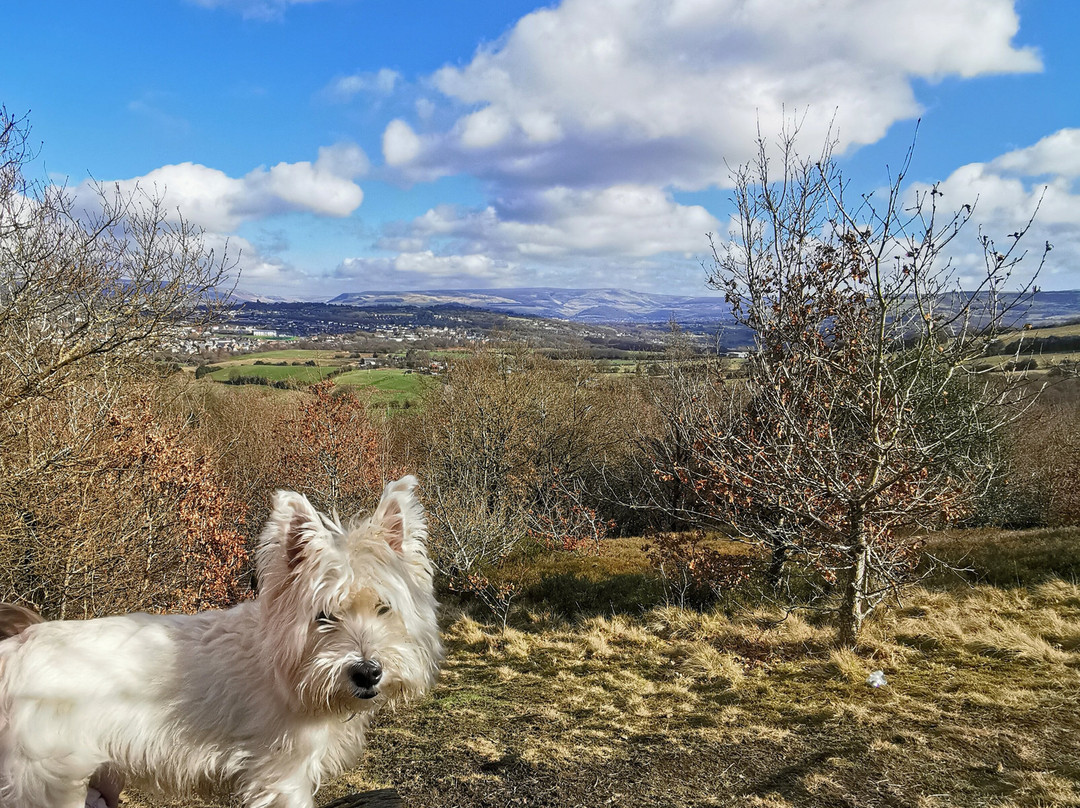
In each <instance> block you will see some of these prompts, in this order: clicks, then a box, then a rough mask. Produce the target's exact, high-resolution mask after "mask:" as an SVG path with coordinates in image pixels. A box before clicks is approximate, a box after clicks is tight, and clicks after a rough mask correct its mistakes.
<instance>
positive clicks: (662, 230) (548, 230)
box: [409, 185, 720, 261]
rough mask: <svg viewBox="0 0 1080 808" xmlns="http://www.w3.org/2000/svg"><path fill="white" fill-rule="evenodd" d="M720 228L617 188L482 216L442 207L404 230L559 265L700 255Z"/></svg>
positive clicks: (659, 196) (557, 191)
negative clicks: (597, 259) (591, 258)
mask: <svg viewBox="0 0 1080 808" xmlns="http://www.w3.org/2000/svg"><path fill="white" fill-rule="evenodd" d="M719 227H720V223H719V222H718V221H717V220H716V219H715V218H714V217H713V216H712V214H710V213H709V212H708V211H707V210H705V208H703V207H701V206H699V205H680V204H678V203H676V202H675V201H674V200H673V199H672V197H671V195H670V194H669V193H667V192H665V191H663V190H661V189H659V188H654V187H649V186H643V185H616V186H612V187H610V188H604V189H600V190H578V189H572V188H566V187H556V188H548V189H545V190H543V191H538V192H535V193H531V194H522V195H520V196H518V197H517V198H516V199H515V200H514V201H513V202H512V203H509V204H507V203H504V204H502V205H500V206H499V207H494V206H492V207H488V208H486V209H483V210H472V211H461V210H459V209H457V208H455V207H452V206H441V207H438V208H433V209H432V210H429V211H428V212H427V213H425V214H424V215H423V216H421V217H419V218H418V219H416V220H414V221H413V222H412V223H411V226H410V227H409V231H410V235H411V236H413V237H421V238H425V239H429V240H441V241H442V240H453V241H454V242H455V243H456V244H458V245H463V246H464V249H465V250H467V251H469V252H472V253H482V254H490V255H497V256H502V257H507V258H513V259H515V260H521V259H522V258H526V257H527V258H529V259H532V260H534V261H535V260H549V261H551V260H558V261H564V260H567V259H572V258H574V257H580V256H586V255H593V256H600V255H604V256H620V257H632V258H645V257H650V256H655V255H660V254H663V253H680V254H691V255H694V254H698V255H700V254H702V253H704V251H705V249H706V247H707V243H708V242H707V241H706V238H705V234H706V233H709V232H714V231H716V230H717V229H718V228H719Z"/></svg>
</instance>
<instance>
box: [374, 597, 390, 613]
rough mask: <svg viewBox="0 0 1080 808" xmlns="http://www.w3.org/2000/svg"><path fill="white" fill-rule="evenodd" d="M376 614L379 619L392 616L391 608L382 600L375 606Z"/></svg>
mask: <svg viewBox="0 0 1080 808" xmlns="http://www.w3.org/2000/svg"><path fill="white" fill-rule="evenodd" d="M375 614H377V615H378V616H379V617H385V616H386V615H388V614H390V606H389V605H388V604H386V603H383V602H382V601H381V600H380V601H379V602H378V603H377V604H375Z"/></svg>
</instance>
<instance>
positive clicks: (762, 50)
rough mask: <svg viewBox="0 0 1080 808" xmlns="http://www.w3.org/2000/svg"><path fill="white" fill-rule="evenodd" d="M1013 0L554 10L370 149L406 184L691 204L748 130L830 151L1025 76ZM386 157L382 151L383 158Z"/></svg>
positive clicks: (655, 2) (488, 49) (712, 1)
mask: <svg viewBox="0 0 1080 808" xmlns="http://www.w3.org/2000/svg"><path fill="white" fill-rule="evenodd" d="M1018 25H1019V22H1018V17H1017V15H1016V12H1015V9H1014V3H1013V0H947V1H943V0H816V2H813V3H793V2H791V1H790V0H563V2H562V3H561V4H560V5H558V6H556V7H553V8H544V9H540V10H538V11H535V12H533V13H531V14H528V15H526V16H525V17H523V18H521V19H520V20H519V21H518V22H517V24H516V25H515V26H514V28H513V29H512V30H511V31H510V32H509V33H508V34H507V35H506V36H505V37H504V38H503V39H502V40H500V41H499V42H497V43H495V44H494V45H489V46H484V47H482V48H481V49H480V50H479V51H478V52H477V53H476V54H475V56H474V57H473V59H472V61H471V62H470V63H469V64H467V65H465V66H463V67H457V66H447V67H444V68H442V69H441V70H439V71H438V72H437V73H436V74H435V75H434V77H433V79H432V81H433V83H434V85H435V86H436V87H437V88H438V89H439V90H440V91H441V92H442V93H443V94H444V95H445V96H447V97H448V98H450V99H452V100H454V101H456V102H458V103H460V104H462V105H465V106H467V107H471V108H472V109H471V110H470V111H468V112H466V113H464V114H462V115H461V117H460V118H459V119H458V121H457V123H456V125H455V126H453V127H451V128H450V129H449V130H447V131H443V132H437V133H432V134H429V135H424V136H417V135H416V133H415V132H413V130H412V129H411V128H408V127H407V125H406V124H405V123H404V122H403V121H400V120H398V121H394V122H393V123H391V124H390V127H388V128H387V130H386V134H385V135H384V152H385V153H386V156H387V162H388V163H389V164H390V165H391V166H395V167H398V168H401V169H404V170H405V173H406V174H408V175H409V176H411V177H412V178H414V179H423V178H429V177H431V176H437V175H439V174H445V173H456V172H469V173H473V174H476V175H478V176H481V177H484V178H488V179H494V180H497V181H501V182H504V183H510V182H523V183H536V184H556V183H557V184H562V185H567V186H576V187H584V186H590V185H591V186H596V185H609V184H615V183H626V182H636V183H649V184H655V185H662V186H667V185H672V186H674V187H679V188H700V187H705V186H708V185H712V184H718V183H719V184H722V183H724V182H725V181H726V180H727V172H728V169H727V167H726V165H725V159H726V160H728V161H729V162H740V161H742V160H743V159H746V158H747V157H748V156H749V154H748V149H750V148H752V144H753V140H754V136H755V134H756V131H757V126H758V122H759V121H760V122H761V125H762V127H763V128H764V129H765V131H766V132H769V131H775V130H776V128H777V127H778V126H779V125H780V123H781V122H782V120H783V118H784V117H785V115H786V116H787V117H791V116H792V115H793V114H802V113H803V112H805V111H806V110H809V111H810V113H811V114H810V115H808V116H807V118H806V120H805V122H804V124H803V134H804V137H805V138H807V140H808V141H810V142H815V141H817V142H820V141H821V139H822V138H823V137H824V134H825V132H826V131H827V129H828V126H829V122H830V120H831V119H832V118H833V116H834V115H835V118H836V125H837V128H838V131H839V134H840V137H841V139H842V144H843V145H844V146H845V147H848V146H853V145H859V144H865V143H871V142H874V141H876V140H878V139H880V138H881V137H882V136H883V135H884V134H885V131H886V130H887V129H888V127H889V126H890V125H892V124H893V123H895V122H897V121H899V120H904V119H909V118H912V117H914V116H916V115H917V114H918V113H919V112H920V107H919V104H918V102H917V101H916V99H915V96H914V92H913V90H912V85H911V82H912V80H913V79H915V78H922V79H928V80H937V79H940V78H943V77H946V76H960V77H973V76H978V75H985V74H988V73H1008V72H1024V71H1035V70H1039V69H1040V68H1041V64H1040V59H1039V56H1038V54H1037V53H1036V52H1034V51H1033V50H1031V49H1029V48H1018V47H1016V46H1014V45H1013V44H1012V39H1013V37H1014V35H1015V34H1016V32H1017V29H1018ZM387 144H389V145H391V146H392V148H387Z"/></svg>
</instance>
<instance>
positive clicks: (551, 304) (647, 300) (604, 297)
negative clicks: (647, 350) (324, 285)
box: [329, 288, 731, 324]
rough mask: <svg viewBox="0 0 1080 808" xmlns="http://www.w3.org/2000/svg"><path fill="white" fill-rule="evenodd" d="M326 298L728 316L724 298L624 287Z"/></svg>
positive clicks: (545, 313)
mask: <svg viewBox="0 0 1080 808" xmlns="http://www.w3.org/2000/svg"><path fill="white" fill-rule="evenodd" d="M329 302H330V303H338V304H344V305H350V306H395V305H407V306H420V307H425V308H426V307H430V306H443V305H459V306H470V307H472V308H478V309H488V310H489V311H501V312H506V313H508V314H524V315H529V316H531V317H553V318H558V319H560V320H577V321H578V322H585V323H642V324H644V323H666V322H668V320H670V319H671V318H672V317H674V318H675V320H677V321H678V322H680V323H700V322H711V323H720V322H722V321H730V319H731V313H730V312H729V311H728V307H727V304H726V303H725V302H724V298H723V297H720V296H712V297H704V296H700V297H694V296H689V295H656V294H649V293H646V292H634V291H631V290H628V289H554V288H532V289H461V290H448V291H432V292H347V293H345V294H341V295H338V296H337V297H335V298H332V299H331V300H330V301H329Z"/></svg>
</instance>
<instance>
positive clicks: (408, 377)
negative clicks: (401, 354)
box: [334, 368, 435, 406]
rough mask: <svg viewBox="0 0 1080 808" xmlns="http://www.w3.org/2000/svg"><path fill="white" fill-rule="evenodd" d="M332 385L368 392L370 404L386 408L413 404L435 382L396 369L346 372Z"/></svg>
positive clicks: (420, 375) (425, 377)
mask: <svg viewBox="0 0 1080 808" xmlns="http://www.w3.org/2000/svg"><path fill="white" fill-rule="evenodd" d="M334 383H335V384H337V385H346V386H351V387H356V388H358V389H360V390H367V391H370V392H371V394H372V396H371V402H372V404H376V405H381V406H386V405H387V404H391V405H402V404H405V403H406V402H410V403H412V402H415V401H416V400H417V399H419V398H420V396H421V394H422V393H423V392H424V390H426V389H427V387H428V386H429V385H431V384H434V383H435V380H434V379H433V378H432V377H431V376H424V375H422V374H419V373H406V372H405V371H403V370H398V369H396V368H375V369H373V370H350V371H347V372H346V373H342V374H341V375H340V376H338V377H337V378H336V379H334Z"/></svg>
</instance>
